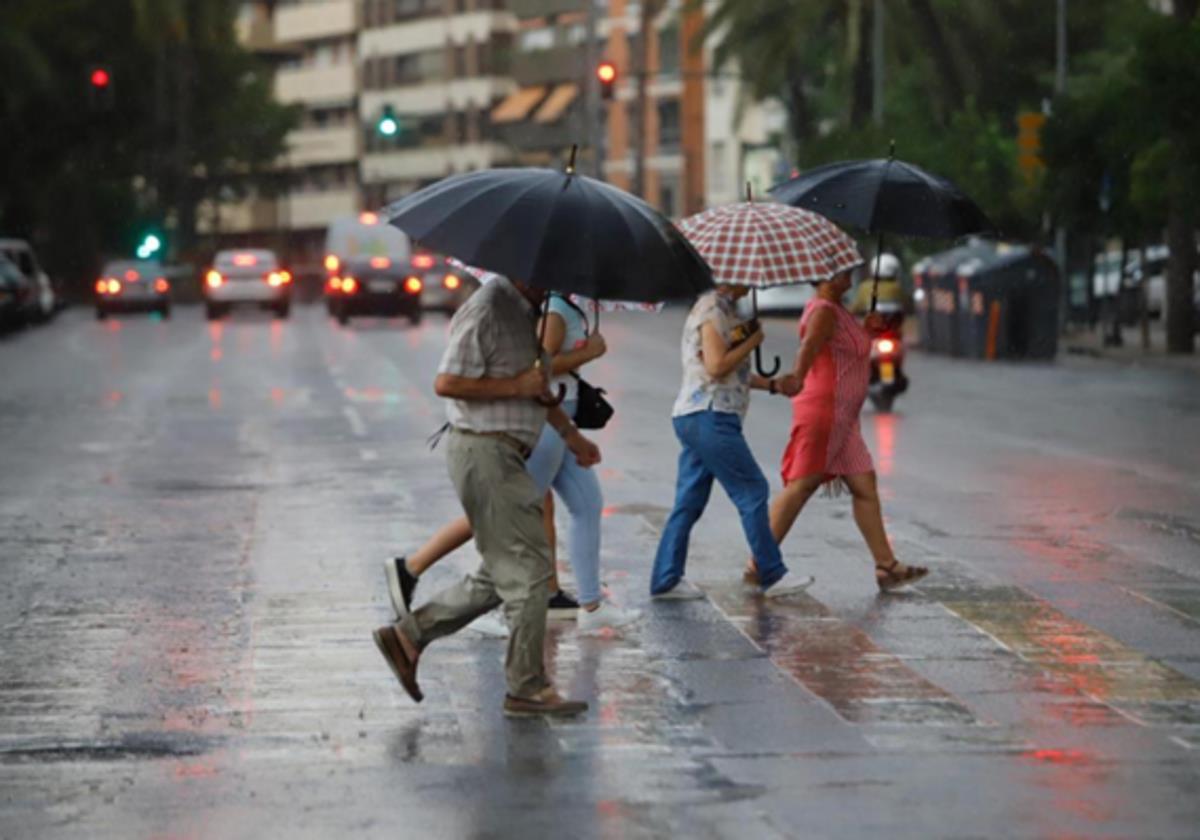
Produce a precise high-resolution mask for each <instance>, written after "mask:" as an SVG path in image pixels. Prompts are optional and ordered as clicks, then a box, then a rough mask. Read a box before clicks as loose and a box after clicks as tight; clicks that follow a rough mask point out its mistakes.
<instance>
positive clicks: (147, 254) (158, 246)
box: [137, 233, 163, 260]
mask: <svg viewBox="0 0 1200 840" xmlns="http://www.w3.org/2000/svg"><path fill="white" fill-rule="evenodd" d="M162 246H163V243H162V239H161V238H160V237H159V236H158V234H156V233H147V234H146V235H145V236H143V237H142V241H141V242H140V243H138V246H137V258H138V259H139V260H148V259H150V258H151V257H153V256H154V255H155V254H157V253H158V252H159V251H161V250H162Z"/></svg>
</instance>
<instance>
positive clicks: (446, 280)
mask: <svg viewBox="0 0 1200 840" xmlns="http://www.w3.org/2000/svg"><path fill="white" fill-rule="evenodd" d="M409 267H410V271H411V273H412V274H413V275H414V276H416V277H420V278H421V280H422V282H423V283H424V284H425V291H424V293H423V294H422V296H421V308H422V309H424V310H425V311H427V312H430V311H435V312H444V313H446V314H447V315H453V314H454V313H455V312H457V311H458V307H460V306H462V305H463V301H465V300H466V299H467V298H469V297H470V296H471V294H472V293H473V292H474V291H475V290H476V289H478V288H479V281H478V280H476V279H475V278H474V277H472V276H471V275H470V274H468V273H467V272H465V271H459V270H457V269H456V268H454V267H453V266H451V265H450V264H449V261H448V260H447V259H446V258H445V257H440V256H438V255H437V254H431V253H428V252H424V251H418V252H416V253H414V254H413V255H412V258H411V260H410V261H409Z"/></svg>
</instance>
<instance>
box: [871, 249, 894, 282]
mask: <svg viewBox="0 0 1200 840" xmlns="http://www.w3.org/2000/svg"><path fill="white" fill-rule="evenodd" d="M867 269H868V271H869V274H870V275H871V276H875V275H878V276H879V277H888V278H893V277H899V276H900V260H899V259H898V258H897V257H896V256H895V254H889V253H886V252H885V253H882V254H880V255H879V257H878V258H875V259H872V260H870V261H869V262H868V263H867Z"/></svg>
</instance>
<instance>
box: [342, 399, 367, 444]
mask: <svg viewBox="0 0 1200 840" xmlns="http://www.w3.org/2000/svg"><path fill="white" fill-rule="evenodd" d="M342 414H344V415H345V416H346V422H348V423H349V424H350V431H352V432H354V434H355V436H356V437H366V436H367V424H366V423H364V422H363V419H362V415H361V414H359V413H358V409H356V408H355V407H354V406H352V405H345V406H342Z"/></svg>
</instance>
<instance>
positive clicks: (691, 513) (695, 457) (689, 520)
mask: <svg viewBox="0 0 1200 840" xmlns="http://www.w3.org/2000/svg"><path fill="white" fill-rule="evenodd" d="M673 422H674V424H675V436H676V437H677V438H679V442H680V443H681V444H683V451H682V452H680V453H679V475H678V476H677V477H676V479H675V509H674V510H672V511H671V516H670V518H669V519H667V526H666V528H664V529H663V534H662V539H661V540H660V541H659V543H658V553H657V554H656V555H655V557H654V571H653V573H652V574H651V576H650V594H652V595H656V594H658V593H660V592H666V591H667V590H669V589H672V588H674V587H675V584H677V583H679V581H680V579H681V578H682V577H683V570H684V566H685V565H686V564H687V549H688V536H689V535H690V534H691V532H692V526H693V525H695V524H696V520H698V519H699V518H700V514H702V513H704V508H705V506H706V505H707V504H708V497H709V495H710V494H711V492H712V483H713V479H714V478H715V479H716V480H717V481H719V482H721V486H722V487H724V488H725V492H726V493H727V494H728V495H729V499H730V501H732V502H733V504H734V506H735V507H737V509H738V513H739V514H740V515H741V518H742V530H743V531H744V532H745V534H746V541H747V542H748V543H750V551H751V552H752V553H753V554H754V562H755V563H756V564H757V565H758V577H759V580H760V581H761V583H762V587H763V588H764V589H766V588H767V587H768V586H771V585H772V584H774V583H776V582H778V581H779V579H780V578H782V577H783V576H784V575H785V574H787V566H785V565H783V557H782V556H781V555H780V553H779V544H778V543H777V542H775V537H774V535H772V534H771V522H770V518H769V516H768V513H767V503H768V500H769V498H770V487H769V486H768V485H767V479H766V478H765V477H764V476H763V474H762V470H761V469H759V466H758V462H757V461H755V460H754V455H753V454H752V453H751V452H750V447H749V446H747V445H746V438H745V437H743V436H742V420H741V418H740V417H738V416H737V415H736V414H729V413H726V412H720V411H712V410H711V409H710V410H708V411H701V412H697V413H695V414H685V415H683V416H682V417H676V418H675V420H674V421H673Z"/></svg>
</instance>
